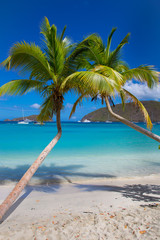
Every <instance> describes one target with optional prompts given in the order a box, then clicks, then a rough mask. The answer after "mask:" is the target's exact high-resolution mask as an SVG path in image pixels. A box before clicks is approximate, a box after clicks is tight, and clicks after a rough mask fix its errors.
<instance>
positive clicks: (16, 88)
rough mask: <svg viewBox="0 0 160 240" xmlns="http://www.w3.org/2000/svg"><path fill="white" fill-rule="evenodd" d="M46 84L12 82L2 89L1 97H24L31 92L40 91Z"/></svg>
mask: <svg viewBox="0 0 160 240" xmlns="http://www.w3.org/2000/svg"><path fill="white" fill-rule="evenodd" d="M44 84H45V83H44V82H41V81H37V80H34V81H33V80H28V79H18V80H13V81H10V82H8V83H6V84H4V85H3V86H1V87H0V96H3V95H5V94H8V95H23V94H26V93H27V92H29V91H31V90H36V91H40V90H41V88H42V86H44Z"/></svg>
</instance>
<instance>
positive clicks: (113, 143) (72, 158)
mask: <svg viewBox="0 0 160 240" xmlns="http://www.w3.org/2000/svg"><path fill="white" fill-rule="evenodd" d="M139 125H140V126H142V127H145V125H144V124H143V123H141V124H139ZM62 130H63V134H62V138H61V139H60V141H59V142H58V144H57V145H56V146H55V148H54V149H53V150H52V151H51V153H50V154H49V155H48V157H47V158H46V160H45V161H44V163H43V164H42V167H41V168H40V169H39V170H38V171H37V173H36V174H35V178H41V179H43V180H46V179H59V178H60V179H68V180H69V179H72V178H78V179H79V178H80V179H83V178H101V177H133V176H146V175H150V174H156V173H159V172H160V150H159V149H158V146H159V144H158V143H157V142H156V141H154V140H152V139H150V138H148V137H146V136H143V135H142V134H140V133H138V132H136V131H134V130H133V129H131V128H129V127H127V126H125V125H123V124H121V123H62ZM153 132H154V133H156V134H159V135H160V125H159V124H155V125H154V127H153ZM55 134H56V124H55V123H47V124H46V125H45V126H39V125H33V124H29V125H18V124H16V123H0V181H1V182H3V180H16V179H19V178H20V177H21V176H22V174H23V173H24V172H25V171H26V170H27V168H28V167H29V165H30V164H31V163H32V162H33V161H34V160H35V159H36V157H37V156H38V155H39V153H40V152H41V151H42V150H43V149H44V148H45V146H46V145H47V144H48V143H49V142H50V141H51V139H52V138H53V137H54V136H55Z"/></svg>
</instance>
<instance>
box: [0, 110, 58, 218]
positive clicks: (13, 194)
mask: <svg viewBox="0 0 160 240" xmlns="http://www.w3.org/2000/svg"><path fill="white" fill-rule="evenodd" d="M57 129H58V133H57V135H56V136H55V137H54V138H53V140H52V141H51V142H50V143H49V144H48V146H47V147H46V148H45V149H44V150H43V151H42V153H41V154H40V155H39V157H38V158H37V159H36V160H35V162H34V163H33V164H32V165H31V166H30V168H29V169H28V170H27V172H26V173H25V174H24V175H23V177H22V178H21V179H20V181H19V182H18V183H17V184H16V186H15V187H14V189H13V191H12V192H11V193H10V194H9V195H8V197H7V198H6V199H5V200H4V202H3V203H2V204H1V205H0V219H2V217H3V216H4V214H5V213H6V212H7V211H8V209H9V208H10V207H11V206H12V204H13V203H14V202H15V200H16V199H17V198H18V196H19V195H20V193H21V192H22V190H23V189H24V188H25V186H26V185H27V183H28V182H29V180H30V179H31V178H32V176H33V175H34V173H35V172H36V171H37V169H38V168H39V166H40V165H41V163H42V162H43V161H44V159H45V158H46V157H47V155H48V154H49V152H50V151H51V150H52V148H53V147H54V146H55V145H56V143H57V142H58V140H59V139H60V137H61V135H62V129H61V122H60V110H58V111H57Z"/></svg>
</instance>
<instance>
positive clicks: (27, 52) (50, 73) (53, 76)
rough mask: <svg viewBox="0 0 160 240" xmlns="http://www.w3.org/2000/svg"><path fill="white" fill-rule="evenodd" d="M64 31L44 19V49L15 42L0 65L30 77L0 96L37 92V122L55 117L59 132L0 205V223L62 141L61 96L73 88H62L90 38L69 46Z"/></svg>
mask: <svg viewBox="0 0 160 240" xmlns="http://www.w3.org/2000/svg"><path fill="white" fill-rule="evenodd" d="M65 29H66V27H64V29H63V31H62V33H61V34H60V35H58V34H57V28H56V26H55V25H52V26H50V23H49V21H48V19H47V18H45V19H44V21H43V23H42V25H41V34H42V35H43V48H42V49H41V48H40V47H39V46H36V45H35V44H34V43H31V44H28V43H26V42H18V43H16V44H15V45H14V46H13V47H12V48H11V49H10V56H9V57H8V58H7V59H6V60H5V61H4V62H3V63H2V65H3V66H4V67H5V68H7V69H16V70H18V71H19V73H20V74H23V76H24V75H25V76H27V77H28V76H29V77H28V78H26V79H18V80H13V81H10V82H8V83H6V84H4V85H3V86H1V87H0V96H2V95H4V94H9V95H23V94H26V93H27V92H29V91H31V90H35V91H37V92H38V93H39V94H40V95H41V96H42V98H43V103H42V105H41V109H40V110H41V111H40V114H39V116H38V121H40V122H43V121H47V120H49V119H52V117H53V114H54V115H55V116H56V122H57V130H58V132H57V135H56V136H55V137H54V138H53V140H52V141H51V142H50V143H49V144H48V145H47V146H46V148H45V149H44V150H43V151H42V153H41V154H40V155H39V157H38V158H37V159H36V160H35V162H34V163H33V164H32V165H31V167H30V168H29V169H28V170H27V172H26V173H25V174H24V176H23V177H22V178H21V179H20V181H19V182H18V183H17V185H16V186H15V188H14V189H13V191H12V192H11V193H10V194H9V195H8V197H7V198H6V199H5V200H4V202H3V203H2V204H1V205H0V219H1V218H2V217H3V215H4V214H5V213H6V211H7V210H8V209H9V208H10V206H11V205H12V204H13V202H14V201H15V200H16V199H17V197H18V196H19V194H20V193H21V191H22V190H23V189H24V187H25V186H26V185H27V183H28V182H29V180H30V179H31V177H32V176H33V174H34V173H35V172H36V170H37V169H38V167H39V166H40V165H41V163H42V162H43V161H44V159H45V158H46V156H47V155H48V154H49V152H50V151H51V150H52V148H53V147H54V146H55V144H56V143H57V142H58V140H59V139H60V138H61V135H62V128H61V120H60V118H61V117H60V113H61V110H62V108H63V102H64V95H65V94H66V93H67V92H68V91H70V90H71V89H72V88H73V89H74V88H76V85H75V84H73V86H71V84H70V83H67V84H65V87H63V88H62V84H63V82H64V80H65V79H66V77H68V76H69V75H70V74H72V73H74V72H75V70H76V68H77V66H78V63H80V55H81V52H83V51H84V50H85V48H84V47H82V45H83V44H84V43H85V42H87V41H89V39H90V37H89V38H86V39H84V40H83V41H82V42H81V43H79V44H77V45H73V44H70V42H69V40H68V38H66V37H65V38H64V33H65ZM91 38H92V36H91Z"/></svg>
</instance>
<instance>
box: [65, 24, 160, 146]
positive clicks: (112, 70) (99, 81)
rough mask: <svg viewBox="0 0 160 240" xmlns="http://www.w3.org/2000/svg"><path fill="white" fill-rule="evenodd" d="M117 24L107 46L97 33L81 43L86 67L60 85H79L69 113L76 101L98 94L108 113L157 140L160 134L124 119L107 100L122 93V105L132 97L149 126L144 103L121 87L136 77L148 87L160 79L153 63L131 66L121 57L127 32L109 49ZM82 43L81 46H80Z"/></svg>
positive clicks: (126, 39) (74, 107) (150, 126)
mask: <svg viewBox="0 0 160 240" xmlns="http://www.w3.org/2000/svg"><path fill="white" fill-rule="evenodd" d="M115 30H116V28H113V29H112V31H111V33H110V35H109V37H108V41H107V46H105V44H104V43H103V41H102V39H101V38H100V37H99V36H98V35H92V38H91V39H90V41H89V42H87V43H84V45H85V47H86V48H87V49H88V51H85V53H84V55H83V61H81V63H82V62H83V68H86V70H85V71H79V72H75V73H73V74H71V75H70V76H68V77H67V78H66V79H65V81H64V83H63V86H65V84H66V83H68V82H70V83H71V82H74V84H77V85H79V92H81V96H80V97H79V98H78V99H77V101H76V102H75V104H74V105H73V109H72V111H71V114H70V117H71V115H72V114H73V113H74V112H75V109H76V106H77V104H78V103H79V102H80V101H82V99H83V98H84V97H88V96H90V97H92V100H93V99H96V98H97V96H99V97H101V99H102V103H103V102H104V101H105V103H106V106H107V108H108V110H109V112H110V114H111V115H112V116H113V117H115V118H116V119H118V120H119V121H120V122H122V123H124V124H126V125H127V126H129V127H131V128H133V129H135V130H136V131H139V132H140V133H142V134H145V135H146V136H148V137H150V138H152V139H154V140H156V141H158V142H160V137H159V136H158V135H156V134H153V133H152V132H150V131H148V130H146V129H144V128H141V127H139V126H137V125H136V124H134V123H132V122H130V121H128V120H127V119H125V118H123V117H122V116H119V115H118V114H116V113H114V112H113V110H112V108H111V104H110V102H113V100H112V97H113V96H114V95H115V93H118V94H119V96H120V97H121V100H122V104H123V107H124V105H125V102H126V100H127V99H128V97H129V98H131V99H132V100H133V101H134V102H135V104H136V105H138V107H139V108H140V110H141V111H142V113H143V115H144V118H145V121H146V122H147V127H148V128H149V129H150V130H151V129H152V122H151V119H150V117H149V115H148V112H147V110H146V109H145V107H144V106H143V104H142V103H141V102H140V101H139V100H138V99H137V98H136V97H135V96H134V95H133V94H131V93H130V92H128V91H127V90H126V89H125V88H124V84H125V83H126V81H128V80H131V79H135V80H137V81H141V82H146V83H147V85H148V87H149V88H152V87H153V86H154V85H155V84H158V82H159V72H157V71H155V69H154V68H153V66H146V65H142V66H139V67H137V68H133V69H130V68H129V67H128V65H127V64H126V63H125V62H124V61H122V60H121V57H120V51H121V49H122V47H123V46H124V45H125V44H126V43H128V39H129V35H130V34H129V33H128V34H127V35H126V36H125V38H124V39H123V40H122V41H121V43H120V44H119V45H118V46H117V48H116V49H115V50H114V51H111V50H110V46H111V40H112V36H113V34H114V32H115ZM83 47H84V46H83Z"/></svg>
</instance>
